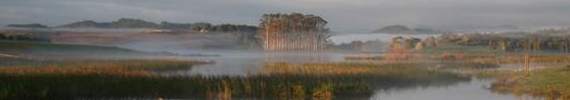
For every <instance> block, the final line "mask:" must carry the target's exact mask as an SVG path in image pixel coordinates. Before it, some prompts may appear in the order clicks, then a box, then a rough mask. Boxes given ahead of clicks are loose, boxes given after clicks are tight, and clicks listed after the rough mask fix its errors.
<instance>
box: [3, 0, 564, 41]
mask: <svg viewBox="0 0 570 100" xmlns="http://www.w3.org/2000/svg"><path fill="white" fill-rule="evenodd" d="M568 5H570V1H569V0H168V1H155V0H96V1H94V0H2V1H0V13H1V14H0V26H5V25H7V24H19V23H42V24H47V25H48V26H59V25H63V24H67V23H71V22H75V21H81V20H94V21H112V20H116V19H118V18H122V17H130V18H140V19H144V20H149V21H153V22H160V21H169V22H182V23H186V22H212V23H214V24H220V23H236V24H248V25H257V24H258V23H259V18H260V16H261V15H262V14H264V13H289V12H301V13H312V14H315V15H319V16H322V17H323V18H324V19H326V20H328V21H329V22H330V23H329V25H330V27H331V29H332V30H333V31H336V32H364V33H365V32H371V31H372V30H375V29H378V28H381V27H384V26H388V25H395V24H400V25H406V26H410V27H427V28H435V29H480V28H489V27H491V28H492V27H497V26H510V25H512V26H517V27H545V26H546V27H568V26H570V19H568V18H567V16H570V11H569V10H567V9H570V6H568Z"/></svg>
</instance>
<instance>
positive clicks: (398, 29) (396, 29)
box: [372, 25, 442, 34]
mask: <svg viewBox="0 0 570 100" xmlns="http://www.w3.org/2000/svg"><path fill="white" fill-rule="evenodd" d="M372 33H393V34H426V33H427V34H433V33H442V32H441V31H438V30H433V29H428V28H408V27H406V26H404V25H390V26H386V27H383V28H380V29H377V30H374V31H372Z"/></svg>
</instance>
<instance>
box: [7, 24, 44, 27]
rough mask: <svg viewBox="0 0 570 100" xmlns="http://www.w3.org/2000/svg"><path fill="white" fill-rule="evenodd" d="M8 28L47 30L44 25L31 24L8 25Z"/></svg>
mask: <svg viewBox="0 0 570 100" xmlns="http://www.w3.org/2000/svg"><path fill="white" fill-rule="evenodd" d="M8 27H17V28H48V26H46V25H42V24H38V23H32V24H9V25H8Z"/></svg>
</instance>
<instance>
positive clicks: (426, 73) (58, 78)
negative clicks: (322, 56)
mask: <svg viewBox="0 0 570 100" xmlns="http://www.w3.org/2000/svg"><path fill="white" fill-rule="evenodd" d="M200 63H201V62H197V61H187V60H116V61H84V62H75V63H70V62H54V63H51V62H43V63H35V64H33V65H28V66H24V65H23V66H13V65H12V66H4V67H0V87H2V88H0V99H6V100H12V99H156V98H166V99H189V98H193V99H233V98H242V99H248V98H249V99H253V98H256V99H280V100H290V99H296V100H299V99H324V100H331V99H369V97H370V96H371V95H372V93H373V92H374V90H378V89H390V88H406V87H419V86H432V85H436V86H438V85H440V86H444V85H448V84H454V83H457V82H460V81H469V80H470V78H468V77H466V76H459V75H456V74H452V73H447V72H439V71H433V70H428V69H424V68H421V67H415V66H404V65H394V66H392V65H375V64H349V63H337V64H338V65H339V66H344V67H343V68H347V69H354V70H368V71H366V73H376V71H382V70H386V71H385V72H378V73H379V74H366V73H365V71H362V72H360V71H355V72H354V73H345V72H343V71H342V70H331V71H333V72H325V73H323V72H318V71H320V70H319V67H321V66H329V65H335V64H306V66H307V67H314V68H312V69H307V70H306V71H307V72H304V73H310V74H298V73H291V72H281V73H279V74H267V73H261V74H258V75H254V76H248V77H230V76H210V77H206V76H165V75H161V74H160V71H165V70H166V71H167V69H181V68H182V69H183V68H190V67H191V66H192V65H194V64H200ZM269 67H276V66H269ZM281 67H285V68H287V67H286V66H281ZM370 69H373V70H370ZM270 70H272V69H267V70H266V71H270ZM309 70H310V71H309ZM388 71H390V72H388ZM392 71H393V72H394V73H392ZM313 72H314V73H313ZM387 72H388V73H389V74H388V73H387ZM327 73H328V74H327ZM330 73H337V74H330ZM411 73H416V74H411Z"/></svg>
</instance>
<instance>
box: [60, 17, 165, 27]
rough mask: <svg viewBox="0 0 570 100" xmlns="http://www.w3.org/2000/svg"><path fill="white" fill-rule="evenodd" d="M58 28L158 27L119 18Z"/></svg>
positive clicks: (82, 22)
mask: <svg viewBox="0 0 570 100" xmlns="http://www.w3.org/2000/svg"><path fill="white" fill-rule="evenodd" d="M60 27H66V28H159V25H158V24H156V23H154V22H149V21H145V20H141V19H133V18H121V19H119V20H117V21H113V22H95V21H92V20H85V21H80V22H74V23H71V24H66V25H62V26H60Z"/></svg>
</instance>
